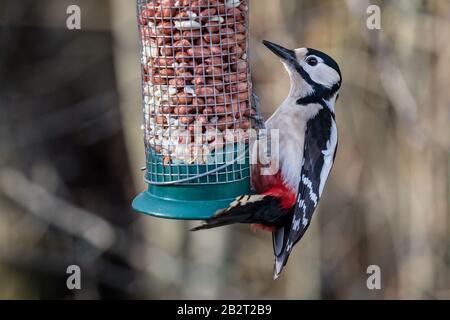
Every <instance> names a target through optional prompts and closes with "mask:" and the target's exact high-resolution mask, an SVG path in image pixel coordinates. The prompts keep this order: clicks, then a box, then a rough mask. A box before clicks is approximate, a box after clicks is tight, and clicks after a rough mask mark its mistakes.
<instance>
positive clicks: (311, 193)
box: [302, 175, 318, 207]
mask: <svg viewBox="0 0 450 320" xmlns="http://www.w3.org/2000/svg"><path fill="white" fill-rule="evenodd" d="M302 182H303V184H304V185H305V186H307V187H308V189H309V198H310V199H311V201H312V202H314V207H315V206H317V200H318V199H317V195H316V194H315V193H314V191H313V188H312V182H311V180H309V178H308V177H306V176H305V175H302Z"/></svg>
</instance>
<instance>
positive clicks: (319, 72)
mask: <svg viewBox="0 0 450 320" xmlns="http://www.w3.org/2000/svg"><path fill="white" fill-rule="evenodd" d="M317 59H318V60H319V63H318V64H317V65H315V66H310V65H309V64H307V63H306V62H305V61H301V62H300V65H301V66H302V68H303V69H304V70H305V71H306V72H307V73H308V74H309V76H310V77H311V80H312V81H314V82H315V83H318V84H320V85H323V86H324V87H326V88H331V87H332V86H333V85H334V84H336V83H338V82H339V81H340V80H341V78H340V77H339V74H338V73H337V72H336V70H334V69H333V68H331V67H329V66H327V65H326V64H325V63H323V61H322V59H320V58H317Z"/></svg>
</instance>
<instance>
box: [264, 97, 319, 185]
mask: <svg viewBox="0 0 450 320" xmlns="http://www.w3.org/2000/svg"><path fill="white" fill-rule="evenodd" d="M320 109H322V106H321V105H320V104H316V103H312V104H308V105H305V106H301V105H298V104H297V103H296V100H295V99H294V98H290V97H288V98H287V99H286V100H285V101H284V102H283V103H282V104H281V106H280V107H279V108H278V109H277V111H276V112H275V113H274V114H273V115H272V116H271V117H270V118H269V119H268V120H267V122H266V127H267V129H268V130H269V134H270V130H278V132H279V150H278V152H272V155H271V156H272V160H273V161H279V162H278V163H279V168H280V171H281V176H282V178H283V181H284V182H285V183H286V185H287V186H289V187H290V188H291V189H292V190H294V191H295V192H297V189H298V185H299V182H300V177H301V170H302V160H303V147H304V142H305V131H306V124H307V122H308V120H309V119H311V118H313V117H314V116H315V115H316V114H317V113H318V112H319V110H320Z"/></svg>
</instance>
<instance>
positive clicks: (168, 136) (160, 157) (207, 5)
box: [133, 0, 253, 219]
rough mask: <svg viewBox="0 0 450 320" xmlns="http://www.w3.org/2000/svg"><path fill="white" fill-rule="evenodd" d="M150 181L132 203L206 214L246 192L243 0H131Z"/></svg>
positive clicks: (154, 211) (186, 215) (177, 215)
mask: <svg viewBox="0 0 450 320" xmlns="http://www.w3.org/2000/svg"><path fill="white" fill-rule="evenodd" d="M137 5H138V8H137V12H138V24H139V33H140V43H141V49H142V51H141V52H142V53H141V63H142V102H143V112H144V125H143V131H144V141H145V151H146V168H145V176H144V180H145V182H146V183H147V185H148V189H147V190H146V191H144V192H142V193H141V194H140V195H138V196H137V197H136V198H135V199H134V201H133V208H134V209H135V210H137V211H139V212H143V213H147V214H151V215H155V216H159V217H165V218H174V219H205V218H208V217H210V216H211V215H213V214H214V212H215V211H216V210H218V209H221V208H225V207H227V206H228V205H229V203H230V202H231V201H233V199H234V198H235V197H236V196H238V195H241V194H246V193H248V192H249V191H250V168H249V156H248V154H249V150H248V149H249V148H248V145H249V142H248V135H249V130H250V129H251V126H252V125H251V121H250V118H249V117H250V116H251V115H252V112H253V111H252V106H251V99H250V98H251V92H252V88H251V81H250V69H249V63H248V53H247V48H248V3H247V0H154V1H152V0H138V1H137Z"/></svg>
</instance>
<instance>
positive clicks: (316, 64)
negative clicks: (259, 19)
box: [263, 40, 342, 100]
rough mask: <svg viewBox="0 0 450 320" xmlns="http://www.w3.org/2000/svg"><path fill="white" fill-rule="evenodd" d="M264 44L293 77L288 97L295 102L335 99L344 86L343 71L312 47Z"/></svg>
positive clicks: (327, 56) (325, 55)
mask: <svg viewBox="0 0 450 320" xmlns="http://www.w3.org/2000/svg"><path fill="white" fill-rule="evenodd" d="M263 43H264V45H265V46H266V47H267V48H269V49H270V50H271V51H272V52H273V53H275V54H276V55H277V56H278V57H279V58H280V59H281V62H282V63H283V65H284V67H285V68H286V70H287V72H288V73H289V76H290V78H291V91H290V93H289V96H290V97H291V98H294V99H302V98H306V97H310V96H311V97H316V98H322V99H325V100H330V99H332V98H334V99H336V94H337V92H338V90H339V88H340V86H341V81H342V77H341V71H340V70H339V66H338V64H337V63H336V61H334V60H333V58H331V57H330V56H329V55H327V54H325V53H323V52H321V51H318V50H315V49H311V48H298V49H294V50H290V49H286V48H284V47H282V46H280V45H277V44H275V43H272V42H270V41H266V40H264V41H263Z"/></svg>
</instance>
